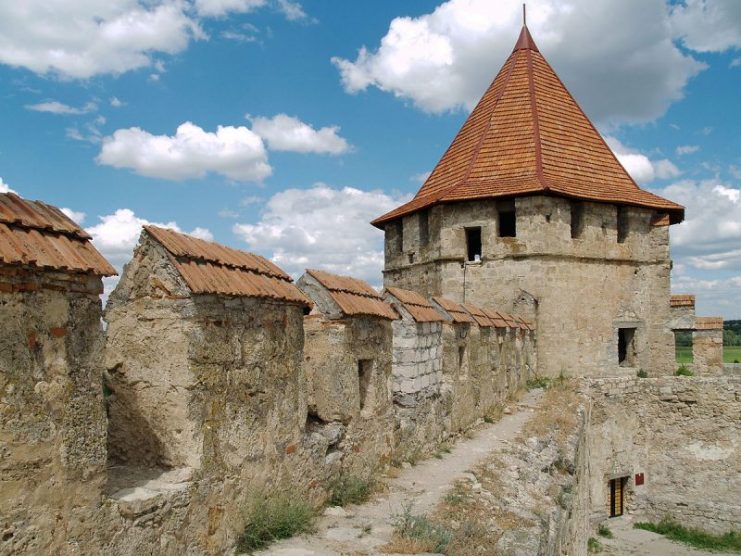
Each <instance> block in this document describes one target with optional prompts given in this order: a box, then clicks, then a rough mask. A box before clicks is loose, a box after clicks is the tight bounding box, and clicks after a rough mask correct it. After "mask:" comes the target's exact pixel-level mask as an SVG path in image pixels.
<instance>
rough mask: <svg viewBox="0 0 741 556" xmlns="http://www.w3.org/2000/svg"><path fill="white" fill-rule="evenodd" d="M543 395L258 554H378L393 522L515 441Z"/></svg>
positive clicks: (424, 508) (429, 504)
mask: <svg viewBox="0 0 741 556" xmlns="http://www.w3.org/2000/svg"><path fill="white" fill-rule="evenodd" d="M541 395H542V390H533V391H531V392H529V393H528V394H526V395H525V396H524V397H523V399H522V400H521V401H520V402H518V403H517V404H512V405H511V408H512V414H510V415H506V414H505V415H504V416H503V417H502V419H500V420H499V421H498V422H497V423H494V424H491V425H485V426H483V427H481V428H479V429H477V430H476V431H474V433H473V437H472V438H470V439H464V440H460V441H459V442H458V443H457V444H456V445H455V446H454V447H453V448H452V450H451V452H450V453H449V454H444V455H443V456H442V459H435V458H431V459H429V460H426V461H423V462H420V463H418V464H417V465H416V466H414V467H410V468H407V469H403V470H402V472H401V474H400V475H399V476H398V477H397V478H394V479H388V480H387V483H388V489H387V491H386V492H384V493H382V494H379V495H376V496H375V497H374V498H372V499H371V500H370V501H369V502H367V503H365V504H363V505H360V506H350V507H347V508H345V509H342V508H329V509H328V510H327V512H326V513H325V515H324V516H322V517H321V518H320V519H319V520H318V522H317V531H316V533H315V534H313V535H311V536H302V537H296V538H293V539H288V540H286V541H282V542H279V543H276V544H274V545H272V546H271V547H270V548H269V549H267V550H265V551H262V552H259V553H258V554H262V555H264V556H351V555H361V554H362V555H369V554H380V551H379V547H380V546H382V545H384V544H386V543H388V542H389V541H390V540H391V536H392V533H393V516H395V515H398V514H400V513H401V512H402V511H403V510H404V508H405V507H408V506H409V505H410V504H411V505H412V508H413V512H414V513H418V514H419V513H425V512H428V511H430V510H431V509H432V508H434V507H435V505H436V504H437V503H438V502H439V501H440V500H441V499H442V497H443V496H444V495H445V493H446V492H447V491H448V489H449V488H450V487H451V486H452V485H453V483H455V481H457V480H458V479H461V478H464V477H465V476H466V472H467V471H468V470H469V469H471V468H473V467H474V466H475V465H476V464H477V463H479V462H480V461H482V460H484V459H485V458H486V456H487V455H488V454H489V453H490V452H491V451H492V450H494V449H496V448H499V447H501V446H502V445H503V444H505V443H506V442H509V441H511V440H512V439H514V438H515V437H516V436H517V434H518V433H519V432H520V430H521V429H522V426H523V425H524V424H525V423H526V422H527V421H528V419H529V418H530V416H531V415H532V413H533V410H534V409H533V408H534V407H536V405H537V403H538V401H539V399H540V396H541Z"/></svg>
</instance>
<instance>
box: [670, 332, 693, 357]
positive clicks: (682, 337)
mask: <svg viewBox="0 0 741 556" xmlns="http://www.w3.org/2000/svg"><path fill="white" fill-rule="evenodd" d="M674 352H675V355H676V359H677V363H678V364H680V365H685V364H687V363H692V362H693V361H694V359H693V355H692V331H691V330H675V331H674Z"/></svg>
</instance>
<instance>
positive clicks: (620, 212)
mask: <svg viewBox="0 0 741 556" xmlns="http://www.w3.org/2000/svg"><path fill="white" fill-rule="evenodd" d="M627 237H628V211H627V210H626V209H625V207H618V209H617V240H618V243H625V239H626V238H627Z"/></svg>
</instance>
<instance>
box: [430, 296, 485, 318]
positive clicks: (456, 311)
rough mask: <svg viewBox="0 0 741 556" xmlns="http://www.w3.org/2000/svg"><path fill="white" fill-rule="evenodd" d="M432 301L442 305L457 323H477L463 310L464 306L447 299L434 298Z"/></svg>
mask: <svg viewBox="0 0 741 556" xmlns="http://www.w3.org/2000/svg"><path fill="white" fill-rule="evenodd" d="M432 300H433V301H434V302H435V303H437V304H438V305H440V307H442V308H443V309H445V311H446V312H447V313H448V314H449V315H450V317H451V318H452V319H453V322H455V323H462V322H476V321H475V320H474V319H473V317H472V316H471V315H469V314H468V312H467V311H466V310H465V309H464V308H463V305H461V304H460V303H456V302H455V301H451V300H450V299H447V298H445V297H433V298H432Z"/></svg>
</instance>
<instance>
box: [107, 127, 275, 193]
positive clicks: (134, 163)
mask: <svg viewBox="0 0 741 556" xmlns="http://www.w3.org/2000/svg"><path fill="white" fill-rule="evenodd" d="M97 160H98V162H99V163H100V164H105V165H107V166H113V167H115V168H129V169H132V170H134V171H135V172H136V173H138V174H141V175H143V176H149V177H154V178H162V179H168V180H184V179H191V178H199V177H203V176H204V175H206V174H207V173H209V172H214V173H217V174H221V175H223V176H225V177H227V178H229V179H232V180H235V181H257V182H259V181H261V180H263V179H264V178H266V177H268V176H269V175H270V174H271V173H272V168H271V167H270V164H268V157H267V152H266V151H265V146H264V145H263V142H262V139H261V138H260V137H259V136H258V135H257V134H255V133H254V132H252V131H251V130H249V129H247V128H246V127H243V126H239V127H232V126H219V127H217V128H216V131H215V132H209V131H205V130H203V129H202V128H200V127H198V126H197V125H195V124H193V123H191V122H185V123H183V124H181V125H180V126H179V127H178V128H177V131H176V132H175V135H153V134H151V133H149V132H147V131H145V130H143V129H140V128H138V127H132V128H128V129H119V130H117V131H116V132H114V133H113V135H111V136H109V137H105V138H104V139H103V145H102V148H101V151H100V154H99V155H98V158H97Z"/></svg>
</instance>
